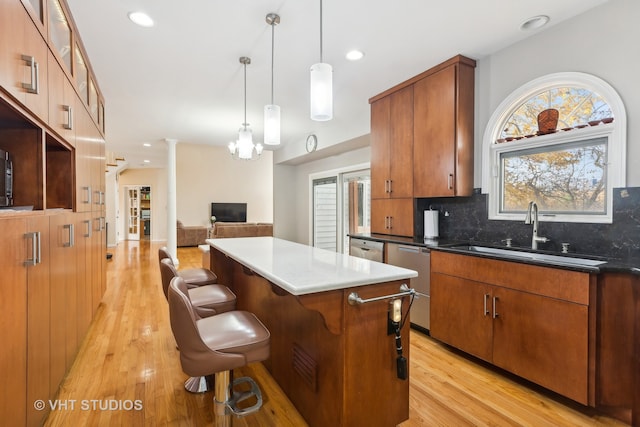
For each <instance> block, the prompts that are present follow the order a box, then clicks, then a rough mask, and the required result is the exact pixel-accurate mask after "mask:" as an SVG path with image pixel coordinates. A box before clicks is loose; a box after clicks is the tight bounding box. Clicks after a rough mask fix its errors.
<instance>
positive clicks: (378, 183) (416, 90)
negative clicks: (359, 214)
mask: <svg viewBox="0 0 640 427" xmlns="http://www.w3.org/2000/svg"><path fill="white" fill-rule="evenodd" d="M474 67H475V61H473V60H471V59H469V58H465V57H463V56H460V55H458V56H456V57H454V58H451V59H450V60H448V61H446V62H444V63H442V64H440V65H438V66H436V67H434V68H432V69H430V70H427V71H425V72H424V73H422V74H419V75H418V76H415V77H413V78H411V79H409V80H407V81H405V82H403V83H400V84H399V85H397V86H395V87H393V88H391V89H389V90H387V91H385V92H383V93H381V94H379V95H376V96H374V97H373V98H371V99H370V100H369V103H370V104H371V199H372V205H371V207H372V214H371V215H372V231H373V232H375V233H383V234H396V235H400V236H409V237H411V236H413V235H414V231H413V228H414V210H413V207H412V208H411V210H406V211H405V210H397V211H396V212H395V214H396V215H397V216H394V219H395V223H396V226H395V227H389V219H388V218H389V216H390V215H389V213H388V211H386V212H377V213H376V212H374V209H376V207H383V206H384V207H386V208H388V209H389V208H391V209H393V207H392V206H400V205H402V206H403V207H404V206H406V204H407V203H408V202H402V203H401V204H400V205H398V204H390V203H383V202H377V203H374V202H373V201H374V200H382V199H413V198H417V197H442V196H469V195H471V193H472V192H473V117H474V112H473V109H474V103H473V102H474V101H473V96H474ZM376 219H377V220H378V225H377V226H376V225H374V224H373V223H374V222H376ZM400 230H402V231H400Z"/></svg>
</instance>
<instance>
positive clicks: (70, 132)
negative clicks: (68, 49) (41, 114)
mask: <svg viewBox="0 0 640 427" xmlns="http://www.w3.org/2000/svg"><path fill="white" fill-rule="evenodd" d="M76 99H77V95H76V92H75V90H74V89H73V85H72V84H71V82H69V80H68V79H67V76H66V74H65V73H64V71H63V70H62V68H61V67H60V64H59V63H58V61H57V60H56V59H55V56H54V55H53V53H51V52H49V126H50V127H51V129H53V130H54V131H55V132H56V133H57V134H58V135H60V136H61V137H62V138H64V140H65V141H67V142H68V143H69V144H70V145H71V146H74V145H75V142H76V132H75V126H74V113H75V110H76ZM81 108H82V106H81Z"/></svg>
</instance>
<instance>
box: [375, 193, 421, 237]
mask: <svg viewBox="0 0 640 427" xmlns="http://www.w3.org/2000/svg"><path fill="white" fill-rule="evenodd" d="M371 232H372V233H378V234H392V235H396V236H408V237H411V236H413V199H374V200H371Z"/></svg>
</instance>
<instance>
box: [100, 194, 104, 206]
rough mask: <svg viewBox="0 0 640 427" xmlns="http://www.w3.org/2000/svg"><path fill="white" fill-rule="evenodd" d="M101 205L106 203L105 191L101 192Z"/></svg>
mask: <svg viewBox="0 0 640 427" xmlns="http://www.w3.org/2000/svg"><path fill="white" fill-rule="evenodd" d="M100 205H104V191H101V192H100Z"/></svg>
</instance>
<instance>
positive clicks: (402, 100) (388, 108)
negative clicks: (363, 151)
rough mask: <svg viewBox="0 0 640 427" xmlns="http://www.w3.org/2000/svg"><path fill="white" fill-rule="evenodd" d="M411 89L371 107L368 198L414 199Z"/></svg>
mask: <svg viewBox="0 0 640 427" xmlns="http://www.w3.org/2000/svg"><path fill="white" fill-rule="evenodd" d="M412 173H413V87H411V86H409V87H406V88H404V89H401V90H399V91H397V92H394V93H392V94H391V95H388V96H385V97H384V98H381V99H379V100H378V101H375V102H374V103H372V104H371V198H372V199H382V198H407V197H413V174H412Z"/></svg>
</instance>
